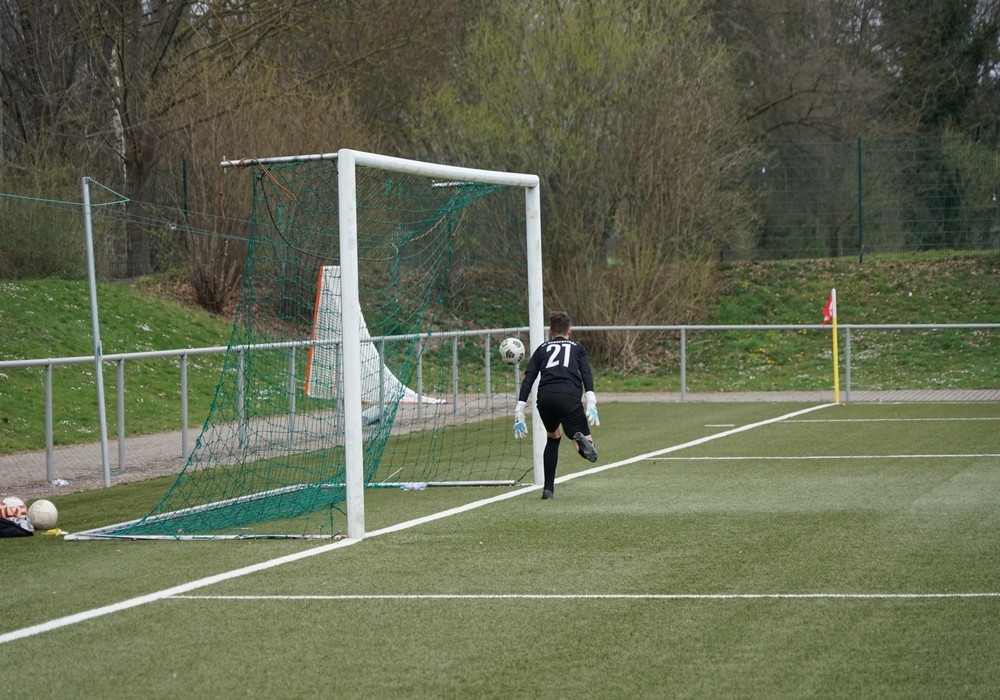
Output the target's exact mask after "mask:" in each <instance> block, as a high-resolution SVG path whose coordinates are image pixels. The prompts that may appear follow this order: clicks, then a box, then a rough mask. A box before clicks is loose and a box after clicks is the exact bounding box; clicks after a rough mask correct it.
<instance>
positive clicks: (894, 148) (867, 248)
mask: <svg viewBox="0 0 1000 700" xmlns="http://www.w3.org/2000/svg"><path fill="white" fill-rule="evenodd" d="M765 150H766V158H765V161H764V162H763V163H762V164H761V166H760V168H759V171H758V173H757V176H756V186H757V188H758V192H759V195H760V199H759V207H760V211H761V214H762V216H761V228H760V232H759V238H758V245H757V248H756V250H755V251H754V253H753V255H754V257H755V258H756V259H768V258H827V257H839V256H852V257H857V258H858V259H859V260H863V259H864V257H865V256H870V255H874V256H887V255H892V256H898V255H906V254H908V253H926V252H927V251H980V250H994V251H995V250H997V249H1000V199H998V197H1000V137H996V136H983V137H970V136H954V137H946V136H929V137H907V138H879V139H858V140H857V141H854V142H829V143H823V142H801V143H778V144H770V145H768V146H767V147H766V149H765Z"/></svg>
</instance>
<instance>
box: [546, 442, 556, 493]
mask: <svg viewBox="0 0 1000 700" xmlns="http://www.w3.org/2000/svg"><path fill="white" fill-rule="evenodd" d="M559 440H560V438H546V440H545V452H544V453H542V465H543V466H544V467H545V485H544V486H543V487H542V488H543V489H544V490H545V491H554V490H555V486H556V464H557V463H558V462H559Z"/></svg>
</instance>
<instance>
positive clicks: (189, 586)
mask: <svg viewBox="0 0 1000 700" xmlns="http://www.w3.org/2000/svg"><path fill="white" fill-rule="evenodd" d="M837 405H838V404H835V403H827V404H820V405H818V406H811V407H809V408H804V409H801V410H799V411H793V412H792V413H786V414H785V415H783V416H778V417H776V418H768V419H767V420H762V421H759V422H757V423H750V424H748V425H743V426H740V427H739V428H733V429H732V430H726V431H723V432H721V433H715V434H713V435H708V436H705V437H702V438H698V439H697V440H691V441H690V442H686V443H684V444H681V445H674V446H673V447H667V448H665V449H662V450H657V451H656V452H649V453H647V454H644V455H639V456H638V457H632V458H630V459H626V460H622V461H620V462H613V463H612V464H606V465H603V466H600V467H593V468H591V469H587V470H586V471H582V472H577V473H575V474H567V475H566V476H563V477H561V478H558V479H556V483H562V482H564V481H569V480H571V479H576V478H579V477H581V476H586V475H589V474H597V473H599V472H603V471H606V470H608V469H614V468H616V467H621V466H625V465H626V464H633V463H635V462H641V461H642V460H647V459H650V458H651V457H655V456H657V455H662V454H667V453H669V452H676V451H677V450H683V449H685V448H688V447H694V446H695V445H701V444H704V443H706V442H709V441H711V440H716V439H718V438H723V437H727V436H729V435H735V434H736V433H742V432H744V431H747V430H752V429H753V428H759V427H761V426H764V425H771V424H772V423H777V422H779V421H783V420H787V419H789V418H794V417H795V416H801V415H804V414H806V413H811V412H812V411H818V410H820V409H822V408H829V407H830V406H837ZM539 489H541V486H532V487H530V488H523V489H517V490H514V491H508V492H507V493H503V494H500V495H499V496H493V497H491V498H484V499H483V500H480V501H474V502H472V503H467V504H465V505H463V506H458V507H457V508H450V509H448V510H445V511H441V512H440V513H435V514H433V515H428V516H425V517H422V518H416V519H415V520H409V521H407V522H405V523H399V524H397V525H392V526H390V527H385V528H382V529H381V530H375V531H373V532H369V533H368V534H367V535H366V538H368V537H378V536H380V535H387V534H389V533H391V532H398V531H400V530H407V529H409V528H411V527H417V526H418V525H423V524H425V523H429V522H433V521H435V520H441V519H443V518H448V517H451V516H452V515H458V514H459V513H464V512H466V511H469V510H474V509H476V508H481V507H482V506H485V505H489V504H491V503H498V502H500V501H505V500H507V499H508V498H515V497H517V496H520V495H521V494H524V493H531V492H535V491H538V490H539ZM360 541H361V540H356V539H343V540H339V541H337V542H332V543H330V544H325V545H322V546H319V547H315V548H313V549H307V550H303V551H301V552H296V553H295V554H288V555H286V556H283V557H278V558H277V559H271V560H270V561H264V562H260V563H259V564H252V565H250V566H245V567H242V568H240V569H234V570H233V571H226V572H224V573H221V574H215V575H214V576H207V577H205V578H202V579H198V580H197V581H190V582H188V583H183V584H181V585H179V586H172V587H171V588H165V589H163V590H162V591H156V592H154V593H149V594H147V595H143V596H139V597H137V598H130V599H129V600H123V601H121V602H119V603H113V604H111V605H105V606H103V607H100V608H94V609H92V610H84V611H83V612H79V613H75V614H73V615H67V616H65V617H59V618H56V619H54V620H49V621H48V622H42V623H39V624H37V625H31V626H30V627H22V628H21V629H18V630H13V631H12V632H5V633H3V634H0V644H6V643H7V642H13V641H16V640H18V639H24V638H25V637H33V636H35V635H36V634H42V633H43V632H51V631H52V630H57V629H60V628H62V627H68V626H69V625H75V624H77V623H79V622H85V621H87V620H92V619H94V618H97V617H102V616H104V615H110V614H112V613H117V612H121V611H123V610H129V609H131V608H136V607H139V606H140V605H145V604H147V603H153V602H156V601H158V600H164V599H166V598H172V597H175V596H179V595H183V594H184V593H187V592H188V591H193V590H196V589H198V588H205V587H206V586H212V585H214V584H216V583H222V582H223V581H229V580H231V579H234V578H239V577H241V576H246V575H248V574H253V573H257V572H258V571H265V570H267V569H272V568H274V567H276V566H281V565H283V564H290V563H291V562H295V561H299V560H301V559H306V558H308V557H313V556H316V555H319V554H325V553H326V552H329V551H331V550H334V549H340V548H341V547H347V546H350V545H352V544H357V543H358V542H360Z"/></svg>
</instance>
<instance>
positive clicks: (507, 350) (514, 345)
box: [500, 338, 524, 365]
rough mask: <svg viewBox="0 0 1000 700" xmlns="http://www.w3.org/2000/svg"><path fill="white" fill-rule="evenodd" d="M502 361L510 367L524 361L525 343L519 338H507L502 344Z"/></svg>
mask: <svg viewBox="0 0 1000 700" xmlns="http://www.w3.org/2000/svg"><path fill="white" fill-rule="evenodd" d="M500 359H501V360H503V361H504V362H506V363H507V364H508V365H516V364H518V363H519V362H520V361H521V360H523V359H524V343H522V342H521V341H520V340H518V339H517V338H506V339H505V340H504V341H503V342H502V343H500Z"/></svg>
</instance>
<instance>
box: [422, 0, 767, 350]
mask: <svg viewBox="0 0 1000 700" xmlns="http://www.w3.org/2000/svg"><path fill="white" fill-rule="evenodd" d="M460 73H461V76H460V79H459V81H458V82H457V83H454V84H445V85H442V86H441V88H440V91H439V94H438V96H437V98H436V99H435V100H434V101H433V102H432V103H428V104H427V105H426V111H425V115H426V116H425V119H424V120H423V121H424V123H425V124H426V127H427V128H426V129H425V130H424V131H423V132H422V137H423V139H424V142H425V143H427V144H428V145H427V148H428V149H429V150H431V151H432V152H435V153H441V154H444V155H446V156H447V157H448V158H449V159H452V160H456V161H467V162H475V163H478V164H480V165H483V166H484V167H492V168H498V169H515V170H523V171H527V172H535V173H538V174H539V175H540V176H541V177H542V178H543V182H544V183H545V195H544V202H545V205H544V206H545V213H544V218H543V221H544V236H543V248H544V251H545V260H546V296H547V298H548V300H549V303H550V304H554V305H557V306H559V307H561V308H564V309H566V310H567V311H569V312H570V313H571V314H573V316H574V318H575V319H576V320H577V322H579V323H581V324H591V323H598V324H600V323H616V324H639V323H644V322H659V323H662V322H665V321H669V320H677V321H680V320H687V319H690V318H692V317H696V316H697V314H698V313H699V311H700V309H701V308H702V305H703V303H704V301H705V299H706V297H707V295H708V294H709V293H710V291H711V289H712V285H713V278H712V275H711V271H710V269H709V268H708V267H707V266H706V265H705V264H704V263H705V262H706V261H708V260H711V259H713V258H715V259H717V257H718V256H719V254H720V252H721V251H723V250H725V249H728V248H739V247H742V246H745V245H746V244H747V242H748V240H749V224H750V222H751V221H752V219H753V213H752V208H751V203H750V199H749V197H748V196H747V192H746V191H745V189H744V186H743V181H744V177H745V175H746V172H747V168H748V166H749V163H750V158H751V157H752V154H753V149H752V147H751V146H750V145H749V143H748V140H747V138H746V134H745V132H744V122H743V121H742V120H741V119H740V118H739V113H738V111H737V107H738V101H737V95H736V93H735V92H734V91H733V89H732V83H731V74H730V64H729V58H728V56H727V54H726V52H725V51H724V50H723V49H722V48H721V47H720V46H718V45H717V44H716V43H715V42H714V41H713V40H712V39H711V38H710V37H709V35H708V26H707V24H706V23H705V22H704V21H703V20H702V19H701V18H700V17H699V15H698V12H697V7H696V5H695V4H694V3H689V2H687V1H686V0H674V1H672V2H662V1H659V2H657V1H653V0H650V1H646V2H634V1H631V0H617V1H613V2H608V1H598V0H592V1H589V2H576V3H564V2H558V1H556V0H548V1H545V2H530V3H528V2H521V1H519V0H506V1H504V2H499V3H497V6H496V8H495V10H494V11H493V12H491V13H490V14H489V16H488V18H487V19H486V20H484V21H483V22H482V23H480V24H479V25H478V26H477V27H476V29H475V31H474V32H473V34H472V35H471V40H470V42H469V45H468V48H467V51H466V52H465V54H464V55H463V56H462V60H461V63H460ZM597 342H598V341H596V340H595V344H596V343H597ZM637 343H638V341H637V339H636V338H630V337H626V336H621V337H615V338H611V339H610V344H609V345H607V346H603V347H599V346H596V345H595V350H596V351H597V352H600V353H601V354H602V355H604V356H605V357H606V358H608V359H613V360H614V361H616V362H618V363H619V364H621V365H622V366H623V367H625V368H628V369H630V368H633V367H634V366H636V364H637V363H638V361H639V358H640V357H641V355H642V353H641V352H640V350H642V349H643V346H641V345H638V344H637Z"/></svg>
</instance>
